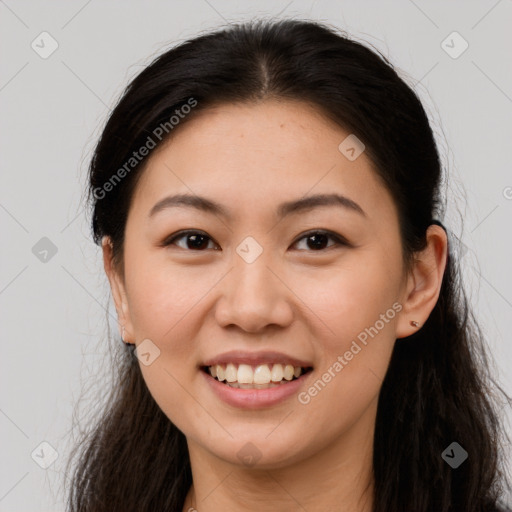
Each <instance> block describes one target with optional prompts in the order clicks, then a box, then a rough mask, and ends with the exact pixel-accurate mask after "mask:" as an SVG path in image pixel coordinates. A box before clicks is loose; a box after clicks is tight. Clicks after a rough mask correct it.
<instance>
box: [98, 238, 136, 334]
mask: <svg viewBox="0 0 512 512" xmlns="http://www.w3.org/2000/svg"><path fill="white" fill-rule="evenodd" d="M101 245H102V249H103V266H104V269H105V273H106V274H107V278H108V281H109V283H110V290H111V293H112V299H113V301H114V305H115V308H116V311H117V318H118V325H119V334H120V335H121V338H122V339H123V340H124V341H125V342H127V341H129V340H131V339H132V335H131V333H132V325H131V321H130V312H129V307H128V299H127V295H126V290H125V286H124V283H123V280H122V278H121V276H119V273H118V271H117V269H116V268H115V266H114V264H113V244H112V242H111V240H110V238H109V237H107V236H104V237H103V238H102V241H101Z"/></svg>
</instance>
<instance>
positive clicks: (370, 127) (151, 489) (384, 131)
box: [68, 19, 510, 512]
mask: <svg viewBox="0 0 512 512" xmlns="http://www.w3.org/2000/svg"><path fill="white" fill-rule="evenodd" d="M269 98H278V99H282V100H286V99H290V100H300V101H304V102H308V103H309V104H312V105H314V106H315V107H316V108H317V109H318V110H319V111H321V112H323V113H324V115H325V116H327V117H329V118H330V119H332V120H334V121H335V122H336V123H338V125H339V126H341V127H342V128H345V129H346V130H348V131H349V132H350V133H353V134H355V135H356V136H357V137H358V138H359V139H360V140H362V141H363V142H364V144H365V146H366V150H365V151H366V155H367V156H368V157H369V158H370V159H371V161H372V162H373V164H374V165H375V168H376V170H377V172H378V175H379V176H380V177H381V178H382V179H383V182H384V183H385V185H386V186H387V187H388V189H389V191H390V192H391V194H392V197H393V198H394V201H395V202H396V205H397V207H398V212H399V222H400V230H401V239H402V244H403V254H404V261H405V262H406V264H407V268H410V264H411V263H412V261H413V257H414V253H415V251H420V250H421V249H423V248H424V247H425V246H426V238H425V233H426V229H427V227H428V226H429V225H430V224H431V223H432V220H433V219H442V218H443V217H442V216H443V208H444V204H443V199H442V197H441V192H440V184H441V177H442V176H441V175H442V165H441V162H440V158H439V153H438V149H437V146H436V142H435V140H434V136H433V132H432V129H431V127H430V124H429V121H428V117H427V115H426V113H425V110H424V108H423V107H422V104H421V102H420V100H419V99H418V97H417V95H416V94H415V92H414V91H413V90H412V88H411V87H409V86H408V85H407V84H406V83H405V82H404V80H403V79H401V78H400V77H399V76H398V73H397V71H396V70H395V68H394V67H393V66H392V65H391V63H390V62H389V61H388V60H387V59H386V58H385V57H384V56H383V55H382V54H380V52H378V51H377V50H375V51H373V50H371V49H369V48H368V47H367V46H366V45H364V44H361V43H359V42H356V41H355V40H353V39H351V38H349V37H348V36H347V35H346V34H345V33H343V32H341V31H340V30H338V29H336V28H335V27H332V26H330V25H327V24H324V23H318V22H311V21H299V20H292V19H288V20H280V21H276V20H263V19H260V20H256V21H253V22H251V23H244V24H238V25H236V24H233V25H230V26H228V27H223V28H221V29H217V30H215V31H213V32H210V33H206V34H201V35H199V36H198V37H196V38H193V39H190V40H187V41H185V42H182V43H181V44H179V45H177V46H175V47H173V48H171V49H169V50H168V51H165V52H164V53H163V54H161V55H160V56H159V57H157V58H156V59H155V60H154V61H153V62H152V63H151V64H150V65H148V66H147V67H145V69H144V70H143V71H142V72H141V73H140V74H139V75H138V76H136V77H135V78H134V79H133V80H132V81H131V83H130V84H129V85H128V87H127V88H126V90H125V91H124V93H123V95H122V97H121V99H120V100H119V102H118V103H117V105H116V106H115V108H114V110H113V111H112V113H111V115H110V117H109V119H108V121H107V123H106V126H105V127H104V129H103V132H102V134H101V137H100V140H99V142H98V144H97V145H96V147H95V150H94V154H93V157H92V160H91V163H90V168H89V187H88V197H87V200H88V204H89V205H90V206H91V211H92V234H93V238H94V242H95V243H96V244H100V243H101V240H102V237H104V236H108V237H110V239H111V241H112V243H113V250H114V263H115V265H116V267H117V269H118V270H119V272H120V273H121V275H124V271H123V241H124V231H125V225H126V219H127V213H128V209H129V206H130V201H131V199H132V197H133V193H134V190H135V187H136V185H137V181H138V179H139V178H140V176H141V173H142V172H143V169H144V166H145V164H146V163H147V161H148V156H146V157H145V158H144V159H141V161H140V162H136V163H134V161H133V160H130V159H131V158H132V157H133V152H134V151H135V152H137V151H138V150H139V149H140V148H141V147H143V146H146V147H148V146H152V145H153V144H152V143H151V144H150V143H149V142H148V141H149V139H150V138H151V140H152V141H153V142H155V143H158V144H159V143H160V140H166V138H168V137H170V136H172V134H173V133H175V131H176V130H179V129H180V127H181V126H182V125H183V124H184V123H187V122H190V120H193V119H194V116H195V114H196V113H197V112H199V111H201V110H203V109H206V108H208V107H209V106H212V105H214V104H222V103H234V102H245V103H251V102H257V101H261V100H265V99H269ZM186 105H188V107H185V106H186ZM191 105H193V106H191ZM177 111H178V112H177ZM184 113H186V115H185V114H184ZM178 114H181V115H179V121H178V122H176V123H174V122H170V121H169V120H170V119H171V116H173V115H174V116H177V115H178ZM165 123H167V124H165ZM162 126H166V129H164V131H162V128H161V127H162ZM158 127H160V129H159V128H158ZM157 134H159V136H157ZM158 144H156V145H158ZM150 154H151V150H150ZM127 162H131V163H130V164H129V165H128V166H127ZM120 169H124V171H125V172H122V171H121V172H120ZM109 184H110V185H109ZM449 240H455V239H454V238H453V237H451V238H449ZM459 264H460V261H458V259H457V252H456V251H455V250H454V247H453V246H452V244H451V243H450V244H449V255H448V261H447V266H446V271H445V274H444V279H443V283H442V288H441V291H440V297H439V300H438V302H437V304H436V306H435V308H434V309H433V311H432V313H431V315H430V316H429V318H428V320H427V322H426V323H425V325H423V326H422V328H421V329H420V330H418V331H417V332H416V333H415V334H414V335H412V336H409V337H407V338H404V339H399V340H397V341H396V343H395V347H394V350H393V354H392V358H391V362H390V365H389V369H388V371H387V374H386V376H385V379H384V382H383V384H382V389H381V391H380V396H379V404H378V411H377V419H376V425H375V440H374V455H373V473H374V481H375V486H374V508H373V510H374V511H375V512H400V511H403V512H448V511H457V512H484V511H486V512H487V511H490V510H494V509H495V507H496V505H497V502H498V500H499V498H500V495H501V494H502V493H503V491H504V490H505V489H506V488H507V486H508V483H506V482H508V479H507V471H506V469H505V468H506V466H505V463H504V462H503V461H502V460H501V459H502V454H503V451H504V449H503V446H502V444H503V440H504V439H505V437H506V434H505V429H504V428H503V426H502V423H501V418H500V414H499V407H500V404H499V401H498V397H502V398H503V397H504V401H505V403H506V404H507V405H509V404H510V398H509V397H508V396H506V394H505V393H504V392H503V390H502V389H501V388H500V386H499V385H497V384H496V382H495V381H494V379H493V376H492V372H491V370H490V367H491V364H490V362H491V361H490V359H489V355H488V354H487V350H488V349H487V346H486V344H485V340H484V336H483V334H482V331H481V329H480V327H479V326H478V323H477V321H476V320H475V318H474V315H473V313H472V311H471V309H470V307H469V303H468V299H467V296H466V293H465V291H464V287H463V282H462V278H461V273H460V268H459ZM111 348H112V371H113V377H112V380H111V383H109V388H108V389H107V390H105V389H102V393H103V394H104V395H105V394H106V399H104V400H103V403H102V404H101V407H100V405H99V404H98V406H97V408H96V409H93V410H94V412H95V417H94V421H91V426H90V428H89V429H88V430H86V431H84V432H83V433H82V435H81V438H80V440H79V442H77V443H76V446H75V448H74V450H73V453H72V455H71V456H70V457H69V463H68V464H69V469H68V473H69V475H70V476H69V482H70V483H69V495H68V510H69V512H100V511H105V512H106V511H108V512H113V511H122V512H129V511H138V512H140V511H148V512H149V511H159V512H163V511H172V512H181V510H182V507H183V504H184V499H185V496H186V494H187V491H188V490H189V487H190V485H191V483H192V475H191V469H190V461H189V456H188V451H187V445H186V439H185V436H184V435H183V433H182V432H180V431H179V430H178V429H177V428H176V427H175V426H174V425H173V424H172V423H171V421H170V420H169V419H168V418H167V417H166V416H165V414H164V413H163V412H162V411H161V409H160V408H159V406H158V405H157V403H156V402H155V401H154V399H153V398H152V396H151V394H150V393H149V391H148V388H147V386H146V384H145V382H144V379H143V377H142V374H141V371H140V366H139V363H138V361H137V358H136V357H135V356H134V354H133V353H132V349H131V348H129V347H124V346H123V345H122V344H121V343H117V342H116V346H112V347H111ZM498 391H499V392H498ZM500 393H501V394H500ZM89 419H91V418H89ZM454 441H455V442H457V443H458V444H459V445H460V446H462V447H463V448H464V450H466V452H467V454H468V459H467V460H466V461H465V462H464V463H463V464H461V465H460V466H459V467H458V468H456V469H453V468H452V467H451V466H450V465H449V464H447V463H446V462H445V460H444V459H443V457H442V453H443V451H444V450H445V449H446V448H447V447H448V446H449V445H450V444H451V443H452V442H454ZM75 459H76V461H75ZM71 466H73V468H72V469H71ZM340 508H341V506H340Z"/></svg>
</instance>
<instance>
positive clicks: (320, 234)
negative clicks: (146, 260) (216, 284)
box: [162, 230, 349, 252]
mask: <svg viewBox="0 0 512 512" xmlns="http://www.w3.org/2000/svg"><path fill="white" fill-rule="evenodd" d="M181 239H185V244H184V245H179V244H176V243H175V242H176V241H177V240H181ZM329 239H331V240H334V243H333V244H331V245H327V247H326V246H325V244H326V242H328V240H329ZM208 240H209V241H211V242H212V243H213V240H212V239H211V238H210V237H209V236H208V235H207V234H206V233H204V232H202V231H194V230H188V231H180V232H179V233H176V234H174V235H172V236H171V237H169V238H168V239H166V240H165V241H164V242H163V243H162V246H164V247H167V246H169V245H178V247H181V248H182V249H192V250H195V251H201V249H208ZM302 240H307V241H306V244H307V247H309V248H312V249H313V251H314V252H317V251H322V250H325V249H326V248H330V247H333V246H336V245H338V246H339V245H345V246H348V245H349V243H348V242H347V241H346V240H345V239H344V238H343V237H342V236H340V235H337V234H335V233H332V232H330V231H325V230H317V231H310V232H308V233H306V234H305V235H303V236H302V237H301V238H299V239H298V240H297V241H296V242H294V244H293V245H297V244H298V243H299V242H300V241H302ZM217 247H218V246H217ZM210 248H211V247H210ZM215 250H218V249H215Z"/></svg>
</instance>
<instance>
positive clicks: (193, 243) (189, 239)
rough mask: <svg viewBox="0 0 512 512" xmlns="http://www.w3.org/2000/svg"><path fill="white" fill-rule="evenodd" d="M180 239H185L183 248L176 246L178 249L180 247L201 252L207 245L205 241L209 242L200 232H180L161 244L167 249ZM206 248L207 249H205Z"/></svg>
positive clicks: (208, 238)
mask: <svg viewBox="0 0 512 512" xmlns="http://www.w3.org/2000/svg"><path fill="white" fill-rule="evenodd" d="M182 238H185V239H186V241H185V246H184V247H183V246H180V245H178V244H175V245H178V247H181V248H182V249H194V250H201V249H202V248H205V245H207V244H206V243H205V242H206V241H207V240H211V238H210V237H209V236H208V235H207V234H206V233H203V232H202V231H192V230H189V231H180V232H179V233H176V234H175V235H172V236H171V237H170V238H168V239H166V240H165V241H164V242H163V244H162V245H163V246H164V247H167V246H168V245H173V244H174V242H175V241H176V240H180V239H182ZM206 248H207V247H206Z"/></svg>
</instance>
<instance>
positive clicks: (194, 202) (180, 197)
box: [148, 194, 366, 220]
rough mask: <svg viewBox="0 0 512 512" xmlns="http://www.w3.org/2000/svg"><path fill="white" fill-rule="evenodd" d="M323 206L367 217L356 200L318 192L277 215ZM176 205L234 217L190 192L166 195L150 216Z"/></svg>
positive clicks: (284, 205) (287, 204)
mask: <svg viewBox="0 0 512 512" xmlns="http://www.w3.org/2000/svg"><path fill="white" fill-rule="evenodd" d="M322 206H324V207H325V206H340V207H342V208H344V209H346V210H348V211H352V212H356V213H358V214H359V215H362V216H363V217H366V213H365V212H364V210H363V209H362V208H361V207H360V206H359V205H358V204H357V203H356V202H355V201H353V200H352V199H349V198H348V197H346V196H344V195H341V194H317V195H314V196H308V197H304V198H301V199H297V200H294V201H288V202H285V203H282V204H280V205H279V207H278V208H277V216H278V217H279V218H283V217H286V216H287V215H291V214H296V213H302V212H306V211H310V210H312V209H314V208H318V207H322ZM175 207H187V208H194V209H196V210H199V211H203V212H206V213H210V214H214V215H219V216H222V217H224V218H226V219H228V220H231V219H232V215H231V214H230V213H229V211H228V210H226V208H225V207H224V206H222V205H221V204H219V203H217V202H215V201H213V200H211V199H207V198H206V197H202V196H196V195H190V194H177V195H173V196H167V197H164V198H163V199H161V200H160V201H158V202H157V203H156V204H155V205H154V206H153V208H151V210H150V212H149V215H148V217H153V216H154V215H156V214H157V213H158V212H161V211H163V210H166V209H168V208H175Z"/></svg>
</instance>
